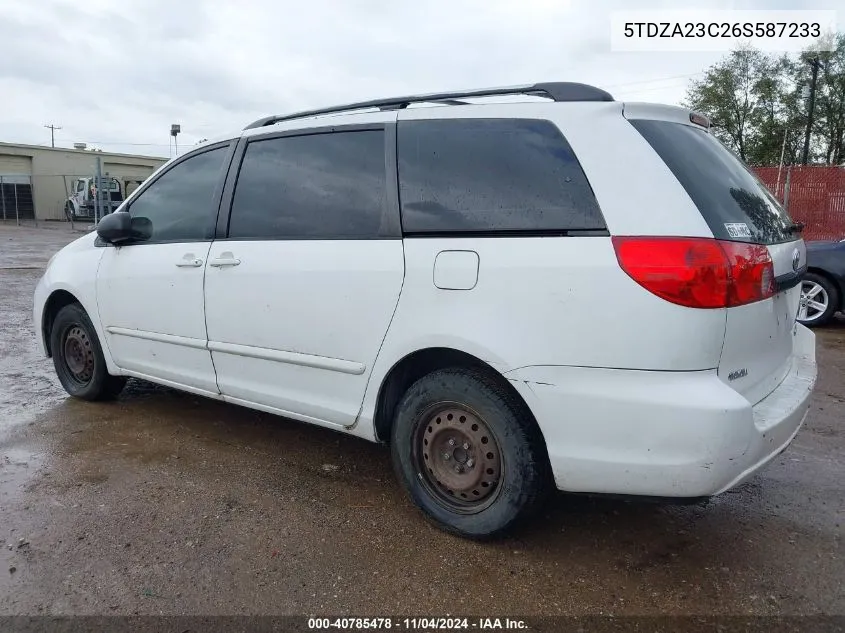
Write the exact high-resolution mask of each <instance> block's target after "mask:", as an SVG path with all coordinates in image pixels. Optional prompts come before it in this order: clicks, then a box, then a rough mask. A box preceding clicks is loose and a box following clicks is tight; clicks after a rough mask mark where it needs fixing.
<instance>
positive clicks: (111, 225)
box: [97, 211, 153, 245]
mask: <svg viewBox="0 0 845 633" xmlns="http://www.w3.org/2000/svg"><path fill="white" fill-rule="evenodd" d="M152 234H153V223H152V222H151V221H150V219H149V218H133V217H132V216H131V215H129V214H128V213H127V212H126V211H117V212H115V213H109V214H108V215H105V216H103V217H102V218H101V219H100V221H99V222H97V235H99V236H100V238H101V239H102V240H103V241H105V242H108V243H109V244H115V245H119V244H123V243H125V242H134V241H144V240H148V239H150V237H152Z"/></svg>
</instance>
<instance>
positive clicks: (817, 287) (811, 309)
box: [798, 281, 830, 322]
mask: <svg viewBox="0 0 845 633" xmlns="http://www.w3.org/2000/svg"><path fill="white" fill-rule="evenodd" d="M829 301H830V299H829V297H828V295H827V290H825V289H824V287H823V286H822V285H821V284H818V283H816V282H815V281H802V282H801V299H800V305H799V307H798V320H799V321H804V322H811V321H815V320H816V319H818V318H820V317H821V315H823V314H824V313H825V311H826V310H827V306H828V303H829Z"/></svg>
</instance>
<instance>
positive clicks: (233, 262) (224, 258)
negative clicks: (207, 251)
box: [208, 251, 241, 268]
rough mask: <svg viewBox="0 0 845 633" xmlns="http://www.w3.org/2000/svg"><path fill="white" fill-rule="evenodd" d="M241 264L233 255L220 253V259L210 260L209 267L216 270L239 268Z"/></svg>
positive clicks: (227, 252)
mask: <svg viewBox="0 0 845 633" xmlns="http://www.w3.org/2000/svg"><path fill="white" fill-rule="evenodd" d="M240 263H241V260H239V259H236V258H235V256H234V255H233V254H232V253H230V252H229V251H226V252H225V253H220V257H217V258H215V259H211V260H209V262H208V265H209V266H214V267H215V268H222V267H223V266H237V265H238V264H240Z"/></svg>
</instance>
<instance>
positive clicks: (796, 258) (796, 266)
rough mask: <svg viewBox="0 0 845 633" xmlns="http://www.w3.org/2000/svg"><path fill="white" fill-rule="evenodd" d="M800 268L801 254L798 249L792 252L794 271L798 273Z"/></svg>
mask: <svg viewBox="0 0 845 633" xmlns="http://www.w3.org/2000/svg"><path fill="white" fill-rule="evenodd" d="M799 268H801V252H800V251H799V250H798V249H797V248H796V249H795V250H794V251H793V252H792V270H794V271H795V272H798V269H799Z"/></svg>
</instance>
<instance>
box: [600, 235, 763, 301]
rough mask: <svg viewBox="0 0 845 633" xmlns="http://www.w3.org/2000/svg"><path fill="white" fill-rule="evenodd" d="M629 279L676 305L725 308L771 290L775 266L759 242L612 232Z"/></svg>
mask: <svg viewBox="0 0 845 633" xmlns="http://www.w3.org/2000/svg"><path fill="white" fill-rule="evenodd" d="M612 241H613V248H614V250H615V251H616V259H617V260H618V261H619V265H620V266H621V267H622V270H624V271H625V272H626V273H627V274H628V276H629V277H631V279H633V280H634V281H636V282H637V283H638V284H640V285H641V286H642V287H643V288H645V289H646V290H648V291H649V292H651V293H652V294H655V295H657V296H658V297H661V298H663V299H665V300H666V301H670V302H672V303H675V304H677V305H681V306H686V307H689V308H729V307H735V306H741V305H745V304H748V303H754V302H755V301H762V300H763V299H767V298H769V297H771V296H772V295H773V294H774V293H775V278H774V266H773V264H772V259H771V257H770V256H769V251H768V249H767V248H766V247H765V246H762V245H760V244H746V243H743V242H728V241H724V240H715V239H711V238H697V237H613V238H612Z"/></svg>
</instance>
